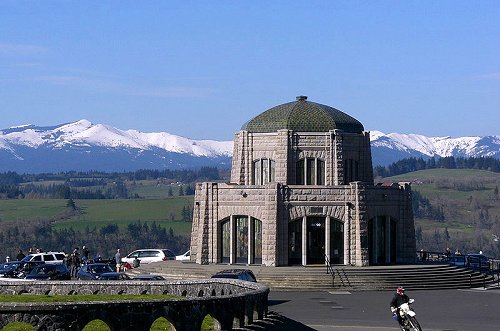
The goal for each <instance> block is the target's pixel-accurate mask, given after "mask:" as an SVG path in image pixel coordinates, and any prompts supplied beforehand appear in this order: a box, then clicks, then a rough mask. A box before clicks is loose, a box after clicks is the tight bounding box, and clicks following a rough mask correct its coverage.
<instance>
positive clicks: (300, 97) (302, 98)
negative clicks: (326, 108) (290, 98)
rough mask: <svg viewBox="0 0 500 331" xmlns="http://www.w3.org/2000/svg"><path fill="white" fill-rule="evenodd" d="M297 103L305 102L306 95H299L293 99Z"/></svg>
mask: <svg viewBox="0 0 500 331" xmlns="http://www.w3.org/2000/svg"><path fill="white" fill-rule="evenodd" d="M295 99H297V101H306V100H307V95H299V96H298V97H295Z"/></svg>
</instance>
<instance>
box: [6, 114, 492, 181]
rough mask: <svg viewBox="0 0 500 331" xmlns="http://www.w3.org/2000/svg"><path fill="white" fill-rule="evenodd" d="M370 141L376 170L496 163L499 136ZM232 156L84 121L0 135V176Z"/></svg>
mask: <svg viewBox="0 0 500 331" xmlns="http://www.w3.org/2000/svg"><path fill="white" fill-rule="evenodd" d="M370 137H371V142H372V157H373V165H374V166H375V165H388V164H390V163H392V162H395V161H398V160H400V159H403V158H408V157H423V158H427V157H432V156H436V157H441V156H462V157H472V156H476V157H477V156H490V157H495V158H500V136H485V137H461V138H451V137H426V136H422V135H416V134H399V133H390V134H384V133H382V132H379V131H371V132H370ZM232 151H233V142H232V141H214V140H193V139H188V138H185V137H180V136H176V135H172V134H170V133H166V132H157V133H144V132H139V131H136V130H120V129H117V128H114V127H111V126H108V125H103V124H92V123H91V122H89V121H87V120H80V121H77V122H74V123H67V124H63V125H57V126H52V127H38V126H34V125H22V126H16V127H11V128H8V129H4V130H1V131H0V171H16V172H19V173H40V172H58V171H71V170H76V171H89V170H101V171H133V170H137V169H165V168H168V169H182V168H196V167H201V166H217V167H223V168H229V167H230V165H231V154H232Z"/></svg>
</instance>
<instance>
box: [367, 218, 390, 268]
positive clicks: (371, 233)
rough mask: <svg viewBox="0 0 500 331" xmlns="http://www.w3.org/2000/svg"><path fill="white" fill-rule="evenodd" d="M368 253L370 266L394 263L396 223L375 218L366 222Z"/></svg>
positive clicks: (388, 219)
mask: <svg viewBox="0 0 500 331" xmlns="http://www.w3.org/2000/svg"><path fill="white" fill-rule="evenodd" d="M368 252H369V262H370V265H382V264H394V263H396V221H395V220H394V219H392V218H390V217H389V216H377V217H374V218H372V219H371V220H369V221H368Z"/></svg>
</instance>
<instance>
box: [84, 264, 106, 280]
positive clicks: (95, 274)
mask: <svg viewBox="0 0 500 331" xmlns="http://www.w3.org/2000/svg"><path fill="white" fill-rule="evenodd" d="M113 271H115V270H114V269H113V268H112V267H111V266H110V265H109V264H107V263H91V264H85V265H82V266H81V267H80V270H78V273H77V274H76V278H78V279H79V280H93V279H100V276H101V275H102V274H104V273H108V272H113Z"/></svg>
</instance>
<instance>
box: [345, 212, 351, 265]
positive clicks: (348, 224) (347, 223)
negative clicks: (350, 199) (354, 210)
mask: <svg viewBox="0 0 500 331" xmlns="http://www.w3.org/2000/svg"><path fill="white" fill-rule="evenodd" d="M349 206H350V203H346V204H345V205H344V264H348V265H350V264H351V213H350V210H349Z"/></svg>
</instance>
